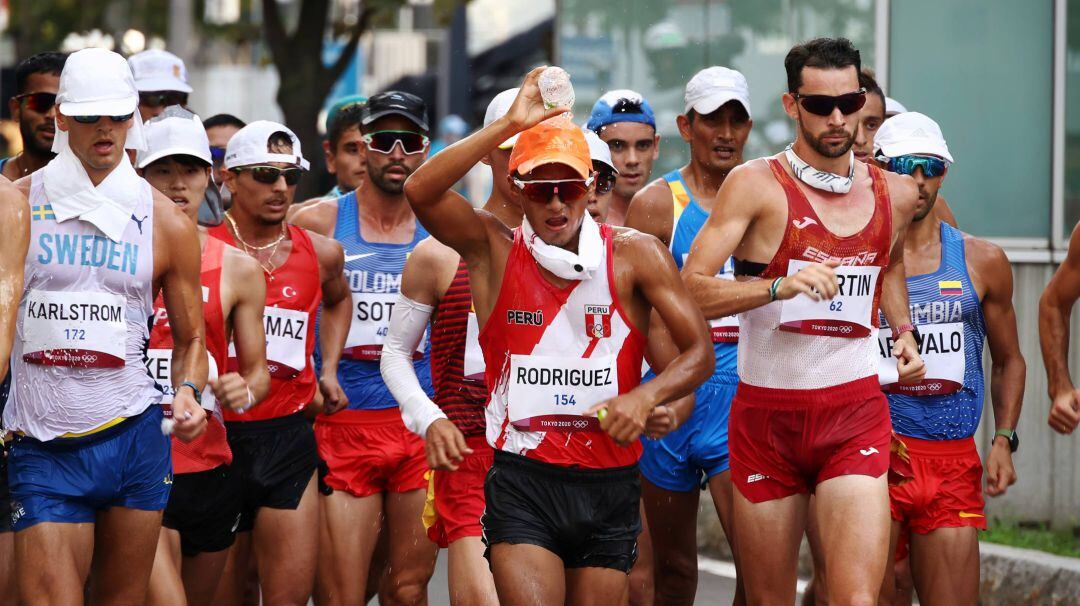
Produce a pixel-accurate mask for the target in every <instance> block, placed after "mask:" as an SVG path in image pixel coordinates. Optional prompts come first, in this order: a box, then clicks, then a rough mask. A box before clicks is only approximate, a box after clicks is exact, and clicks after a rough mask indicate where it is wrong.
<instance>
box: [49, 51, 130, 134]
mask: <svg viewBox="0 0 1080 606" xmlns="http://www.w3.org/2000/svg"><path fill="white" fill-rule="evenodd" d="M56 105H57V109H58V110H59V111H60V113H61V114H64V115H65V116H126V115H128V114H135V115H134V120H135V123H134V124H133V125H132V127H131V128H130V129H128V132H127V142H126V144H125V147H126V148H128V149H144V148H145V147H146V145H145V141H144V140H143V133H142V118H140V117H139V112H137V111H136V110H137V109H138V108H139V92H138V91H137V90H136V89H135V81H134V78H133V77H132V75H131V68H129V67H128V62H127V61H125V60H124V58H123V57H121V56H120V55H118V54H116V53H114V52H112V51H108V50H105V49H103V48H87V49H83V50H81V51H77V52H74V53H71V55H70V56H69V57H68V58H67V62H65V63H64V69H63V70H62V71H61V72H60V87H59V89H58V90H57V92H56ZM106 119H107V118H106ZM67 146H68V136H67V132H65V131H62V130H60V128H57V129H56V136H55V137H54V138H53V145H52V151H53V153H60V151H61V150H63V149H65V148H67Z"/></svg>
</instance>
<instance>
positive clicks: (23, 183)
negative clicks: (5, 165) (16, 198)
mask: <svg viewBox="0 0 1080 606" xmlns="http://www.w3.org/2000/svg"><path fill="white" fill-rule="evenodd" d="M33 177H34V175H33V174H29V175H26V176H25V177H21V178H19V179H16V180H15V181H14V182H12V181H8V180H7V179H4V181H5V182H7V183H12V184H13V185H14V186H15V189H17V190H19V193H21V194H22V195H23V196H25V197H27V198H29V197H30V184H31V183H32V182H33Z"/></svg>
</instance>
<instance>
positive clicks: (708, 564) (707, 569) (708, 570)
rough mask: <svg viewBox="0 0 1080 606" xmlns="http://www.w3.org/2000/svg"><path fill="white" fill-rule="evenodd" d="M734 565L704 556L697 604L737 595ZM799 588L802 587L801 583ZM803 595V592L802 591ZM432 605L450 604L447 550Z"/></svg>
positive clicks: (714, 604) (717, 604)
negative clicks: (447, 587) (447, 579)
mask: <svg viewBox="0 0 1080 606" xmlns="http://www.w3.org/2000/svg"><path fill="white" fill-rule="evenodd" d="M733 569H734V566H732V565H730V564H728V563H727V562H721V561H719V560H712V559H708V558H703V559H702V560H701V561H700V562H699V565H698V591H697V599H696V600H695V601H694V604H695V606H726V605H727V604H731V601H732V600H733V599H734V597H735V579H734V577H733V576H732V570H733ZM799 588H800V589H802V584H801V583H800V585H799ZM800 595H801V593H800ZM428 603H429V604H430V605H431V606H450V599H449V595H448V593H447V590H446V551H441V552H439V563H438V564H437V565H436V567H435V576H434V577H432V579H431V583H430V584H429V585H428Z"/></svg>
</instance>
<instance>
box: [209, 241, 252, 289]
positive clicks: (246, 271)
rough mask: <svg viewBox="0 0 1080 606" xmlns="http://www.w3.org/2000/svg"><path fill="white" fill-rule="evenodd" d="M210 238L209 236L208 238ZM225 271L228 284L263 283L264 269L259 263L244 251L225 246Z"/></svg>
mask: <svg viewBox="0 0 1080 606" xmlns="http://www.w3.org/2000/svg"><path fill="white" fill-rule="evenodd" d="M208 237H209V236H208ZM224 248H225V252H224V253H223V255H224V259H223V261H224V262H223V264H222V265H223V269H224V271H225V272H226V273H227V274H228V282H231V283H243V284H251V283H253V282H254V281H258V282H261V281H262V268H261V267H259V262H258V261H256V260H255V259H254V258H253V257H252V256H251V255H249V254H247V253H245V252H244V251H242V250H240V249H239V248H236V247H234V246H230V245H228V244H226V245H225V247H224Z"/></svg>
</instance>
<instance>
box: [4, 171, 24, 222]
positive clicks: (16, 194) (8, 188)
mask: <svg viewBox="0 0 1080 606" xmlns="http://www.w3.org/2000/svg"><path fill="white" fill-rule="evenodd" d="M19 181H20V182H21V181H26V190H25V191H24V190H23V189H22V188H21V187H20V186H19V184H18V182H16V183H12V182H11V181H9V180H7V179H6V178H3V177H0V203H3V207H2V210H3V212H4V213H17V214H25V213H26V206H27V202H26V199H27V196H28V194H29V189H30V183H29V181H28V180H26V179H20V180H19Z"/></svg>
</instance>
